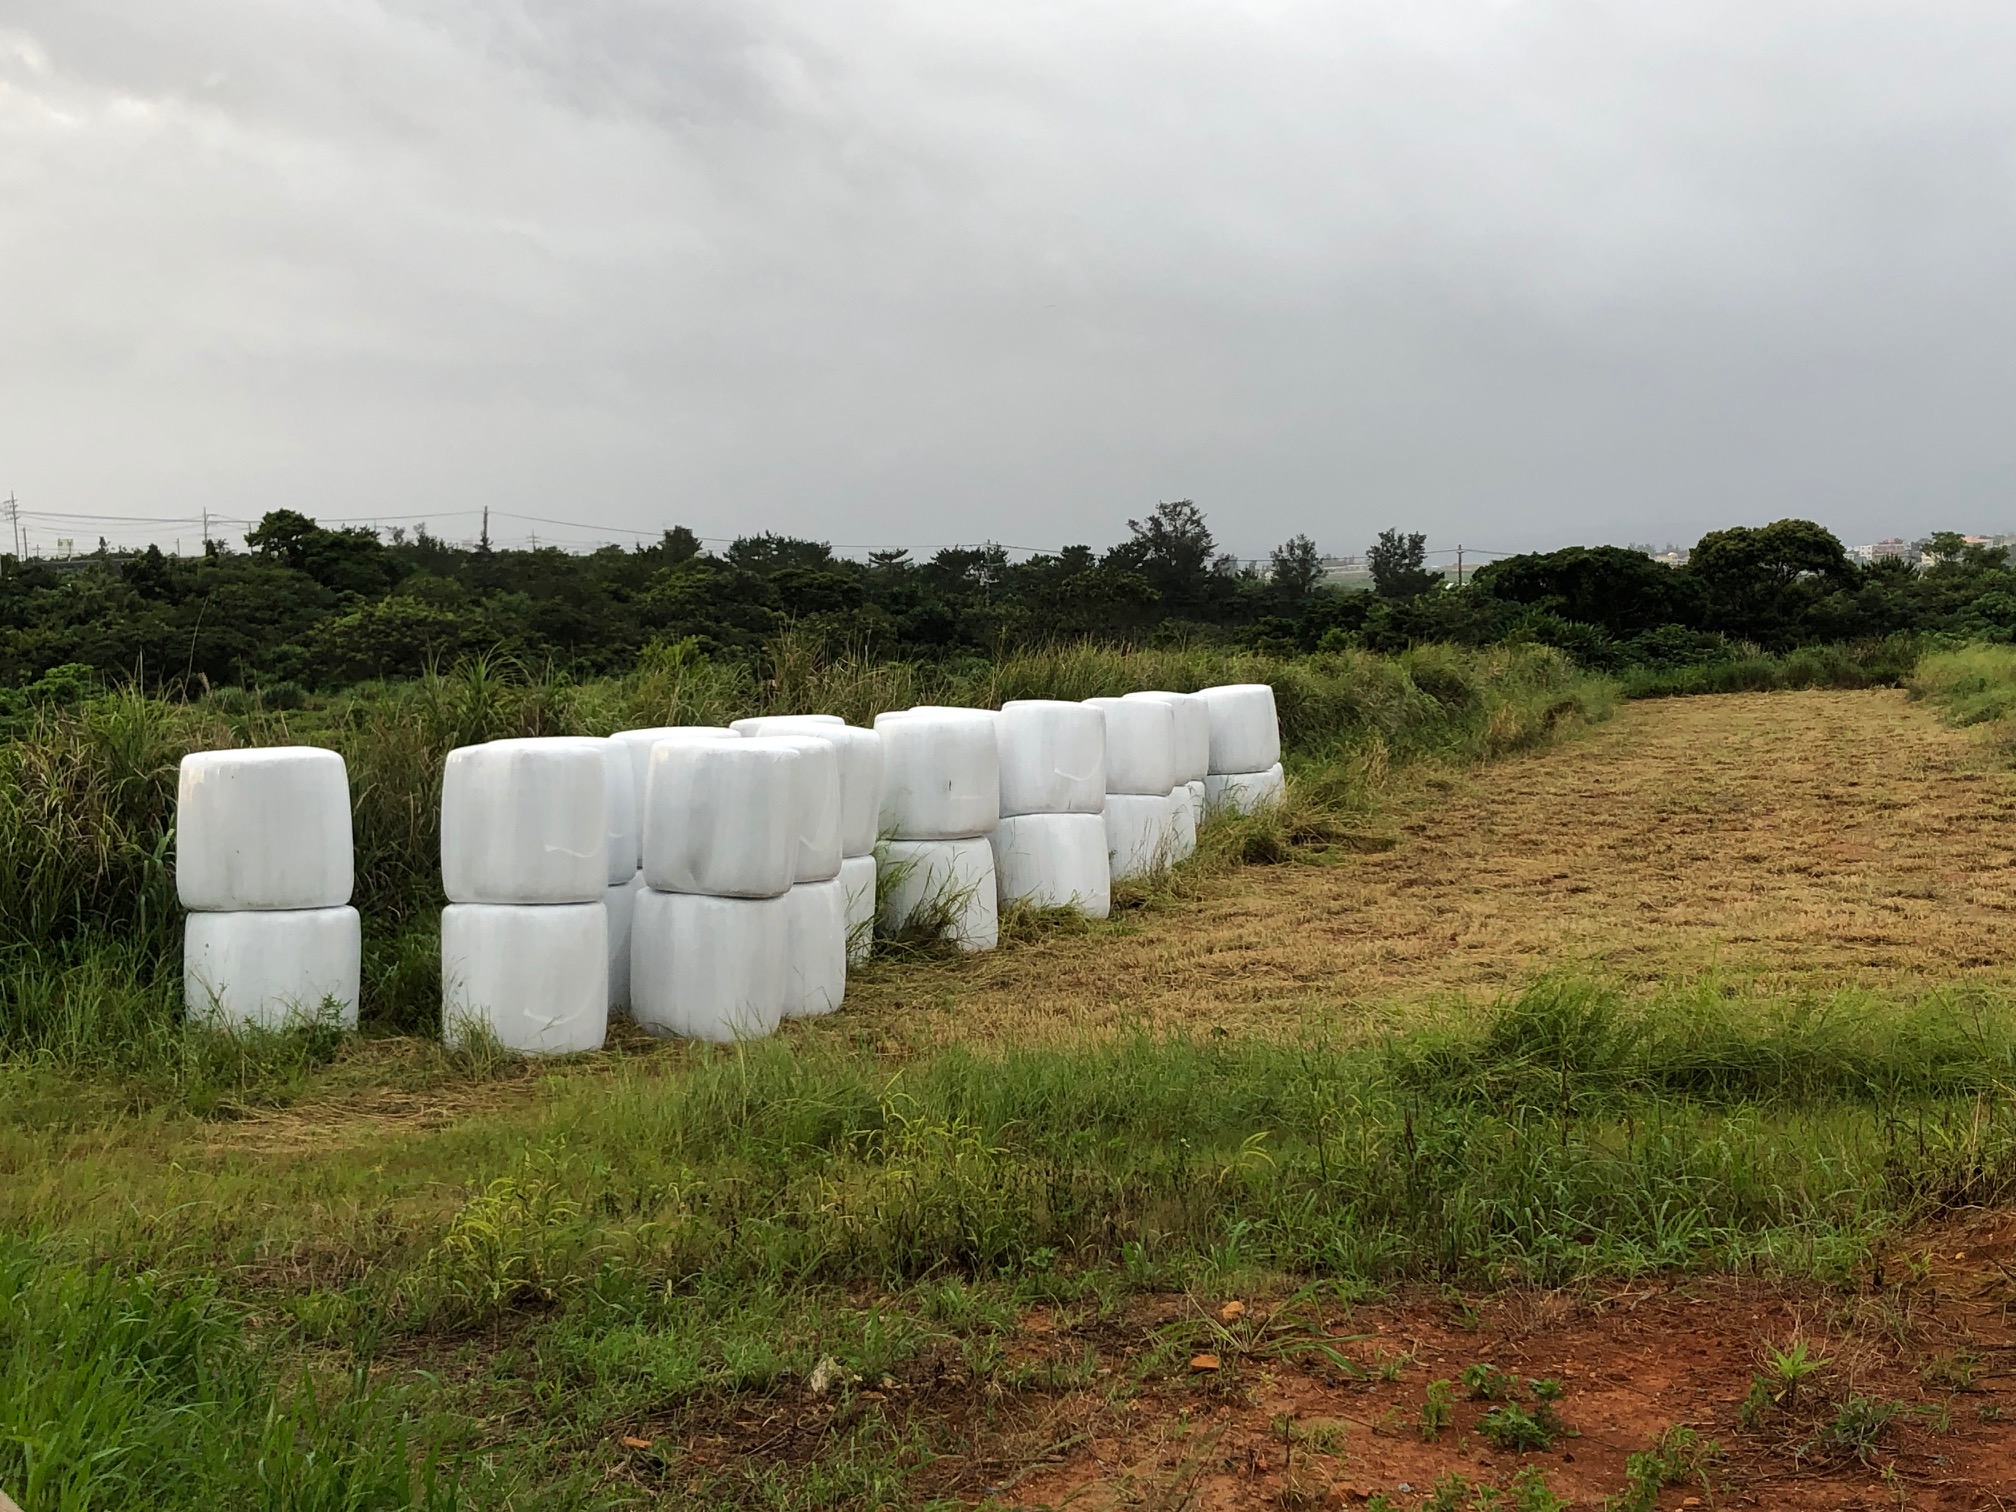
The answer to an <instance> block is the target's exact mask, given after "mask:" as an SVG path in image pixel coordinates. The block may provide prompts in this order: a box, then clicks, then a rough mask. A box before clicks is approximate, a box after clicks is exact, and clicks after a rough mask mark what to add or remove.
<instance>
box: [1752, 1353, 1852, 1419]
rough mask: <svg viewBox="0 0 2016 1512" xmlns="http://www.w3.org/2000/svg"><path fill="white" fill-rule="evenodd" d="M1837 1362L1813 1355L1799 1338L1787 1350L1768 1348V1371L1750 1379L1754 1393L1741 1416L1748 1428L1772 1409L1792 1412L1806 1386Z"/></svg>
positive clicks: (1766, 1369) (1766, 1368)
mask: <svg viewBox="0 0 2016 1512" xmlns="http://www.w3.org/2000/svg"><path fill="white" fill-rule="evenodd" d="M1831 1363H1833V1362H1832V1361H1830V1360H1828V1359H1826V1358H1825V1357H1823V1356H1821V1355H1817V1354H1815V1353H1814V1352H1813V1348H1812V1346H1811V1345H1810V1344H1808V1343H1807V1342H1806V1340H1804V1339H1796V1340H1794V1341H1793V1343H1792V1344H1791V1346H1790V1347H1789V1348H1786V1349H1776V1348H1767V1349H1766V1351H1765V1357H1764V1369H1762V1370H1761V1371H1759V1372H1758V1373H1757V1374H1756V1375H1754V1376H1752V1377H1751V1378H1750V1393H1749V1395H1748V1396H1746V1397H1745V1398H1744V1399H1743V1405H1742V1406H1741V1407H1740V1408H1739V1409H1738V1410H1737V1416H1738V1417H1739V1418H1740V1419H1741V1420H1742V1422H1743V1424H1744V1426H1746V1427H1748V1426H1749V1425H1750V1424H1752V1423H1755V1422H1756V1421H1757V1420H1758V1419H1759V1418H1760V1417H1762V1416H1763V1415H1764V1413H1765V1412H1767V1411H1769V1410H1770V1409H1771V1408H1774V1407H1776V1408H1780V1409H1783V1410H1786V1411H1790V1410H1791V1409H1792V1408H1793V1407H1794V1406H1796V1405H1797V1404H1798V1401H1799V1393H1800V1391H1801V1390H1802V1389H1803V1388H1804V1387H1805V1385H1806V1383H1807V1382H1808V1381H1810V1380H1811V1379H1812V1378H1813V1377H1814V1376H1816V1375H1818V1374H1819V1373H1820V1372H1821V1371H1823V1370H1825V1369H1826V1368H1827V1367H1828V1365H1830V1364H1831Z"/></svg>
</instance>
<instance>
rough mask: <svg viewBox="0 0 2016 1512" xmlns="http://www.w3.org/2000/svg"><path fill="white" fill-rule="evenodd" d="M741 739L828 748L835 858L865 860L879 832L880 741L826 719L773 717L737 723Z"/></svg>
mask: <svg viewBox="0 0 2016 1512" xmlns="http://www.w3.org/2000/svg"><path fill="white" fill-rule="evenodd" d="M735 728H736V729H738V730H740V731H741V732H742V733H743V734H744V735H751V736H762V735H816V736H818V737H819V738H820V739H821V740H829V741H831V742H832V743H833V749H834V751H835V752H836V753H837V754H838V755H839V757H840V853H841V854H842V855H843V856H869V855H873V854H874V852H875V839H876V834H877V831H878V830H879V829H880V827H881V809H882V737H881V736H880V735H878V734H877V733H876V732H875V731H873V730H864V729H861V728H859V727H858V726H855V725H850V724H842V723H841V722H840V721H839V720H838V719H837V718H835V717H834V716H832V715H830V714H774V715H766V716H764V717H763V718H760V719H738V720H736V721H735Z"/></svg>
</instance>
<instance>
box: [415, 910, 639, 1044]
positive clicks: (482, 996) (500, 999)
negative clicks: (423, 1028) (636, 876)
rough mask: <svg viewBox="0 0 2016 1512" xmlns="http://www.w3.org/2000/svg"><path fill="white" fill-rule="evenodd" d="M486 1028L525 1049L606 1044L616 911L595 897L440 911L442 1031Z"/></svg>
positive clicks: (449, 1035) (452, 1040)
mask: <svg viewBox="0 0 2016 1512" xmlns="http://www.w3.org/2000/svg"><path fill="white" fill-rule="evenodd" d="M479 1030H480V1031H486V1032H488V1033H489V1034H491V1035H493V1036H494V1037H495V1038H496V1040H497V1043H498V1044H500V1045H502V1046H503V1047H504V1048H505V1049H506V1050H512V1051H516V1052H517V1053H518V1054H521V1055H568V1054H573V1053H575V1052H578V1051H583V1050H599V1049H601V1048H602V1042H603V1041H604V1040H605V1039H606V1038H607V1037H608V1033H609V913H608V909H607V908H606V907H605V906H604V903H603V900H602V898H600V897H599V896H598V897H597V898H596V900H595V901H594V902H593V903H549V904H516V903H451V904H449V905H448V907H446V908H444V909H442V910H441V1037H442V1038H443V1039H444V1040H445V1041H446V1042H447V1043H449V1044H451V1045H454V1044H460V1043H462V1042H463V1041H464V1040H465V1039H467V1038H468V1037H469V1036H470V1035H471V1033H472V1032H474V1031H479Z"/></svg>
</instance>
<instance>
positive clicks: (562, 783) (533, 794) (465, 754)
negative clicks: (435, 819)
mask: <svg viewBox="0 0 2016 1512" xmlns="http://www.w3.org/2000/svg"><path fill="white" fill-rule="evenodd" d="M604 749H605V747H604V744H603V742H601V741H599V740H582V739H573V738H552V739H534V740H493V741H491V742H489V743H488V744H487V745H476V746H463V747H462V748H461V749H459V750H455V751H450V752H449V753H448V762H447V765H446V766H445V767H444V768H443V770H442V773H441V885H442V888H443V890H444V891H446V892H447V894H448V898H449V901H450V902H453V903H516V904H531V903H600V902H601V901H602V890H603V889H604V888H605V887H607V886H608V885H609V870H610V867H609V848H608V847H609V841H608V811H607V804H606V801H605V792H604V784H605V778H604V766H603V752H604Z"/></svg>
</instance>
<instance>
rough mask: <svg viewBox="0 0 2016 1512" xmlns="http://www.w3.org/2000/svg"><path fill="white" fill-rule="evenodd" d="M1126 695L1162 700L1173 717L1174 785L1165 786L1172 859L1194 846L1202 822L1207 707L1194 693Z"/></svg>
mask: <svg viewBox="0 0 2016 1512" xmlns="http://www.w3.org/2000/svg"><path fill="white" fill-rule="evenodd" d="M1127 697H1128V698H1130V699H1137V700H1153V701H1154V702H1157V703H1166V704H1167V705H1169V710H1170V713H1171V714H1172V715H1174V716H1175V721H1176V786H1174V787H1172V788H1171V789H1170V790H1169V816H1170V825H1171V835H1172V837H1173V838H1172V841H1171V844H1172V846H1173V855H1172V859H1173V860H1177V861H1182V860H1186V859H1188V858H1189V857H1190V856H1192V855H1194V854H1195V853H1196V850H1197V831H1198V828H1199V827H1200V826H1201V825H1202V824H1203V823H1204V779H1205V778H1206V777H1208V776H1209V775H1210V773H1211V707H1210V705H1209V704H1207V703H1205V702H1204V700H1203V699H1201V698H1199V697H1198V696H1197V695H1196V694H1195V693H1129V694H1128V695H1127Z"/></svg>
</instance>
